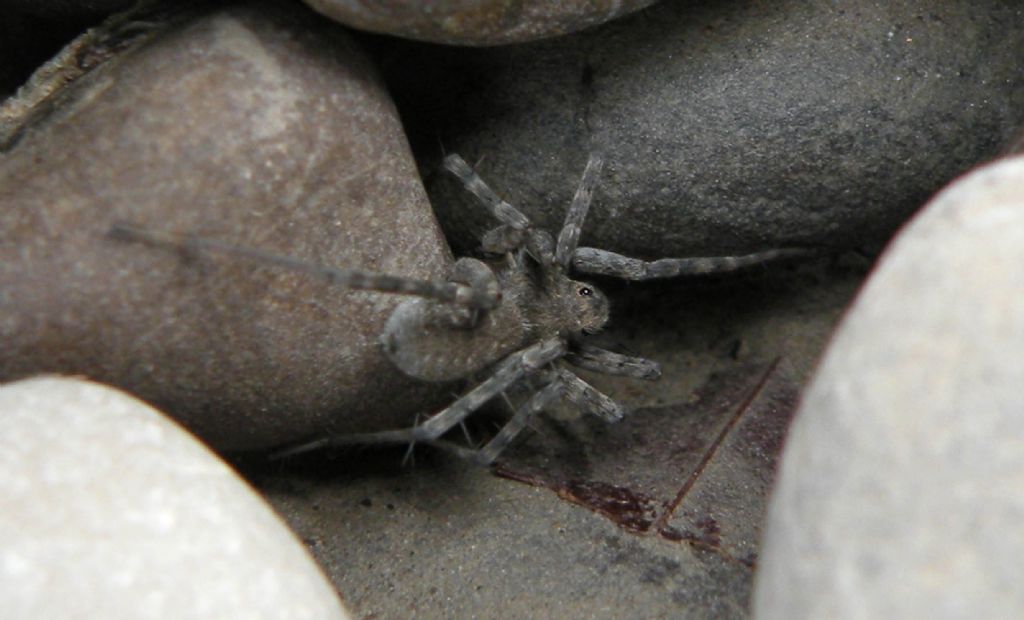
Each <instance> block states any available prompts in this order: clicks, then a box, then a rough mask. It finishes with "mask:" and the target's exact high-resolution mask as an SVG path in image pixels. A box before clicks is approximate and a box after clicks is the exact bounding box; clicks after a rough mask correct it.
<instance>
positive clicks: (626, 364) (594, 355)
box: [565, 342, 661, 381]
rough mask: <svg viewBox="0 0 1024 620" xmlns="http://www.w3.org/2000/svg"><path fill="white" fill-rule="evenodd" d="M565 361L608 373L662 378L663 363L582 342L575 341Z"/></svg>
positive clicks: (639, 377) (652, 378)
mask: <svg viewBox="0 0 1024 620" xmlns="http://www.w3.org/2000/svg"><path fill="white" fill-rule="evenodd" d="M565 361H567V362H569V363H570V364H572V365H573V366H578V367H579V368H585V369H587V370H593V371H596V372H601V373H604V374H606V375H618V376H620V377H632V378H634V379H645V380H647V381H655V380H657V379H659V378H661V364H659V363H658V362H655V361H653V360H649V359H645V358H642V357H632V356H629V355H623V354H621V353H615V352H614V351H608V350H606V349H602V348H600V347H595V346H592V345H589V344H583V343H582V342H574V343H573V346H572V349H570V350H569V352H568V353H567V354H566V355H565Z"/></svg>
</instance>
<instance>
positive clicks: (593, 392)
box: [557, 368, 626, 422]
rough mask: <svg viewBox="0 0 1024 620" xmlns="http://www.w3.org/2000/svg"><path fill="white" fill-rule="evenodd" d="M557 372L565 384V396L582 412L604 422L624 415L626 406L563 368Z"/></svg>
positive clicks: (617, 419) (618, 418) (615, 419)
mask: <svg viewBox="0 0 1024 620" xmlns="http://www.w3.org/2000/svg"><path fill="white" fill-rule="evenodd" d="M557 372H558V376H559V379H560V380H561V382H562V383H563V385H564V386H565V388H564V389H565V391H564V394H565V398H566V399H567V400H569V402H571V403H572V404H574V405H576V406H577V407H579V409H580V411H582V412H583V413H589V414H591V415H595V416H597V417H599V418H601V419H602V420H604V421H606V422H618V421H619V420H621V419H622V418H623V417H625V415H626V408H625V407H623V406H622V405H620V404H619V403H618V402H616V401H615V400H614V399H612V398H611V397H609V396H607V395H605V394H604V393H602V392H601V391H600V390H598V389H597V388H595V387H594V386H592V385H590V384H589V383H587V382H586V381H584V380H583V379H580V378H579V377H577V376H576V375H575V374H574V373H572V372H570V371H568V370H566V369H564V368H559V369H558V371H557Z"/></svg>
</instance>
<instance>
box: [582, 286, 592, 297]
mask: <svg viewBox="0 0 1024 620" xmlns="http://www.w3.org/2000/svg"><path fill="white" fill-rule="evenodd" d="M579 294H580V297H590V296H591V295H593V294H594V289H592V288H590V287H589V286H581V287H580V290H579Z"/></svg>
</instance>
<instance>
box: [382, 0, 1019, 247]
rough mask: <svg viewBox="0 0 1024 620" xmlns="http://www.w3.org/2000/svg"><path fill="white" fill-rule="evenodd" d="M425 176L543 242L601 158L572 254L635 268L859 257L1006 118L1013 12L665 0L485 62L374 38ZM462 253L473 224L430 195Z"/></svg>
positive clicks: (1015, 73) (988, 2)
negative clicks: (641, 264) (633, 263)
mask: <svg viewBox="0 0 1024 620" xmlns="http://www.w3.org/2000/svg"><path fill="white" fill-rule="evenodd" d="M382 47H383V49H382V50H381V59H382V61H386V62H387V66H388V67H389V71H390V72H391V73H390V83H391V84H392V86H393V90H394V92H395V94H396V101H397V102H398V104H399V107H400V108H401V109H402V113H403V117H404V118H406V120H407V126H408V127H409V128H410V132H411V135H412V136H413V137H414V138H415V140H414V146H415V150H416V151H417V154H418V156H419V157H420V159H421V163H422V165H423V168H424V169H425V170H431V171H433V170H438V169H439V164H438V162H439V161H440V159H441V157H442V154H443V152H455V153H460V154H461V155H462V156H463V157H465V159H466V160H467V161H468V162H469V163H470V164H473V165H476V166H477V170H478V172H479V173H480V174H481V176H482V177H483V178H484V179H485V180H487V181H488V182H489V183H491V184H492V185H493V186H494V188H495V189H496V190H497V191H498V193H499V194H500V195H501V196H502V197H504V198H505V199H507V200H508V201H509V202H511V203H512V204H514V205H516V206H518V207H520V208H521V209H523V210H524V211H525V212H526V213H527V215H529V216H530V217H532V218H534V220H535V221H536V222H537V223H538V224H539V225H540V226H541V227H543V228H547V229H552V228H557V227H558V226H559V225H560V224H561V221H562V219H563V218H564V214H565V210H566V208H567V205H568V204H569V201H570V200H571V198H572V194H573V192H574V191H575V188H576V186H577V183H578V181H579V178H580V175H581V173H582V171H583V168H584V165H585V163H586V161H587V158H588V155H589V154H590V153H598V154H601V155H603V156H604V158H605V160H606V164H605V169H604V172H603V174H602V176H601V181H600V184H599V186H598V189H597V194H596V198H595V201H594V206H593V208H592V209H591V212H590V215H589V216H588V218H587V222H586V225H585V227H584V230H583V236H582V243H583V244H585V245H590V246H594V247H600V248H605V249H609V250H614V251H617V252H621V253H626V254H634V255H642V256H645V257H649V258H657V257H661V256H694V255H698V256H699V255H720V254H733V253H735V254H745V253H749V252H752V251H756V250H761V249H766V248H770V247H782V246H812V247H823V248H847V247H859V246H862V245H874V244H876V243H880V242H882V241H884V240H886V239H887V238H888V237H889V236H890V235H891V234H892V232H893V231H894V230H895V229H896V228H897V227H898V226H899V225H900V224H901V223H902V222H903V221H904V220H905V219H906V218H907V217H908V216H909V215H910V214H911V212H912V211H914V210H915V209H917V208H918V207H919V206H920V205H922V204H923V203H924V202H925V201H926V200H927V198H928V197H929V196H930V195H931V194H932V193H933V192H935V191H936V190H938V189H939V188H940V187H942V186H943V185H944V184H945V183H946V182H948V181H949V180H950V179H951V178H953V177H954V176H955V175H957V174H958V173H960V172H962V171H963V170H965V169H967V168H968V167H970V166H972V165H974V164H975V163H977V162H979V161H982V160H984V159H986V158H989V157H991V156H992V154H994V153H996V152H997V151H998V150H999V148H1000V147H1001V145H1003V144H1004V143H1005V142H1007V141H1008V140H1009V139H1010V137H1011V135H1012V134H1013V131H1014V129H1015V128H1019V127H1020V126H1021V125H1022V121H1024V105H1020V103H1021V101H1024V72H1022V71H1021V70H1020V58H1021V57H1024V12H1022V11H1021V9H1020V7H1019V6H1017V5H1016V4H1013V3H1007V2H1003V1H1001V0H982V1H981V2H973V3H967V2H960V1H956V2H954V1H943V2H937V3H936V2H925V1H923V0H914V1H905V2H897V3H881V2H875V1H873V0H872V1H865V0H857V1H854V2H846V3H842V4H836V3H811V4H808V3H806V2H798V1H797V0H782V1H777V2H767V3H764V2H761V3H758V2H720V3H687V2H665V3H661V4H657V5H654V6H652V7H650V8H649V9H647V10H644V11H641V12H639V13H637V14H636V15H633V16H629V17H626V18H623V19H621V20H617V21H615V22H613V23H610V24H606V25H604V26H602V27H600V28H596V29H593V30H589V31H587V32H583V33H579V34H576V35H571V36H567V37H563V38H560V39H555V40H551V41H545V42H539V43H533V44H528V45H518V46H508V47H502V48H495V49H488V50H466V49H450V48H449V49H445V48H440V49H438V48H428V47H426V46H419V47H416V46H411V45H410V48H411V49H409V50H407V51H406V52H405V53H404V54H401V55H400V54H396V53H394V51H393V50H392V49H391V48H392V47H393V44H392V43H389V44H388V46H382ZM428 191H429V192H430V194H431V198H432V201H433V203H434V205H435V209H436V210H437V212H438V216H439V217H440V219H441V223H442V225H443V226H444V228H445V230H446V232H447V233H448V234H449V236H453V237H454V240H453V242H455V243H456V245H458V246H461V247H469V246H472V245H474V244H475V240H476V238H477V236H478V234H479V233H480V231H482V230H486V229H487V228H488V226H490V225H491V224H490V222H489V221H488V218H487V216H486V214H484V213H483V210H482V209H480V208H479V206H478V205H477V204H475V202H474V201H473V200H472V199H471V198H470V197H468V196H467V195H466V192H465V191H463V189H462V188H461V187H459V185H458V183H456V182H453V181H452V180H450V179H449V178H447V176H446V175H442V174H438V175H437V177H436V178H435V180H434V181H432V182H428Z"/></svg>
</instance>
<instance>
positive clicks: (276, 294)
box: [0, 2, 450, 449]
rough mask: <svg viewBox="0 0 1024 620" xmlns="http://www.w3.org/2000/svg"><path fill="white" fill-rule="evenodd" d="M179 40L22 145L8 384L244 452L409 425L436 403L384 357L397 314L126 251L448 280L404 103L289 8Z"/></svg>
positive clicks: (1, 300) (244, 269)
mask: <svg viewBox="0 0 1024 620" xmlns="http://www.w3.org/2000/svg"><path fill="white" fill-rule="evenodd" d="M171 21H172V22H173V24H172V25H171V26H168V27H165V28H162V29H161V28H148V29H146V30H145V32H144V37H143V40H142V41H141V42H138V43H136V44H135V45H134V46H132V47H129V48H128V49H127V50H120V49H114V50H110V49H105V50H104V51H105V53H106V54H107V56H103V58H107V57H108V56H110V54H112V58H110V59H109V60H107V61H106V62H103V63H101V64H100V65H99V66H98V67H97V68H95V69H93V70H92V71H91V72H90V73H88V74H87V75H86V76H84V77H82V78H80V79H78V80H77V81H76V82H75V83H73V85H72V86H70V87H68V88H64V89H61V90H58V91H57V92H56V94H53V95H51V96H49V97H47V98H45V99H43V100H42V101H41V102H39V103H37V104H35V105H33V106H32V107H33V108H34V109H36V108H41V109H43V110H52V111H51V112H50V113H49V114H48V115H44V116H43V117H42V120H38V119H37V120H35V121H34V122H32V123H30V124H29V126H28V127H27V129H26V128H22V129H19V130H17V131H15V132H13V133H12V138H11V140H12V141H13V142H12V144H13V146H11V147H10V150H9V151H8V152H7V153H6V154H4V156H3V159H0V342H3V347H2V348H0V378H3V379H7V380H9V379H14V378H18V377H24V376H26V375H31V374H34V373H39V372H62V373H73V374H81V375H85V376H88V377H90V378H93V379H96V380H98V381H102V382H107V383H111V384H114V385H117V386H120V387H122V388H124V389H126V390H128V391H131V392H132V393H135V394H137V395H139V396H141V397H143V398H144V399H146V400H148V401H150V402H152V403H154V404H156V405H158V406H159V407H160V408H161V409H163V410H165V411H167V412H169V413H170V414H172V415H173V416H175V417H176V418H177V419H179V420H181V421H182V422H184V423H185V424H186V425H187V426H188V427H189V428H190V429H192V430H193V431H195V432H196V433H198V434H199V435H201V436H202V437H203V438H205V439H206V440H208V441H210V442H211V443H212V444H214V445H216V446H218V447H221V448H229V449H232V448H233V449H243V448H258V447H262V446H268V445H273V444H278V443H281V442H287V441H290V440H294V439H297V438H300V437H304V436H307V435H313V434H320V433H322V432H324V431H325V430H327V429H331V430H335V431H338V432H345V431H359V430H370V429H380V428H389V427H395V426H406V425H408V424H409V423H410V422H411V421H412V420H413V418H414V415H415V412H417V411H421V410H423V409H427V408H428V407H429V405H430V400H431V396H433V395H435V393H436V392H437V387H436V386H426V385H424V384H420V383H415V382H413V381H411V380H409V379H407V378H406V377H404V376H403V375H402V374H401V373H400V372H399V371H397V370H395V369H394V368H393V367H392V366H391V364H390V363H389V362H388V361H387V359H386V358H385V356H384V354H383V352H382V350H381V349H380V347H379V344H378V334H379V333H380V331H381V328H382V326H383V324H384V322H385V321H386V320H387V317H388V316H389V314H390V311H391V310H392V309H393V308H394V307H395V305H396V304H397V303H398V301H400V300H399V299H397V298H395V297H394V296H385V295H378V294H371V293H358V294H354V293H349V292H346V291H343V290H339V289H337V288H332V287H331V286H329V285H327V284H324V283H321V282H316V281H311V279H310V278H308V277H306V276H303V275H299V274H294V273H284V272H282V271H280V270H278V269H275V268H268V267H265V266H254V265H253V264H250V263H246V262H245V261H243V260H239V259H237V258H218V257H212V256H198V257H192V258H189V257H183V256H182V255H181V254H179V253H176V252H173V251H168V250H165V249H160V248H153V247H147V246H142V245H138V244H135V245H132V244H126V243H123V242H118V241H115V240H113V239H111V238H110V237H109V236H108V231H109V230H110V228H111V225H112V224H113V223H114V222H116V221H129V222H132V223H135V224H138V225H141V226H146V227H150V228H155V229H158V230H163V231H172V232H181V233H189V234H197V235H201V236H205V237H209V238H213V239H217V240H220V241H224V242H228V243H233V244H240V245H247V246H253V247H258V248H262V249H265V250H267V251H271V252H276V253H280V254H286V255H290V256H294V257H297V258H300V259H304V260H308V261H310V262H317V263H323V264H329V265H338V266H359V267H364V268H370V269H377V270H381V271H385V272H391V273H397V274H405V275H409V276H414V277H421V278H430V277H440V276H442V275H443V274H444V273H445V271H446V269H447V266H448V265H449V264H450V257H449V252H448V249H447V245H446V244H445V242H444V239H443V237H442V236H441V233H440V230H439V229H438V227H437V224H436V221H435V219H434V216H433V214H432V212H431V209H430V205H429V204H428V202H427V198H426V195H425V193H424V191H423V187H422V185H421V182H420V180H419V177H418V176H417V173H416V168H415V165H414V163H413V161H412V158H411V156H410V154H409V151H408V146H407V143H406V139H405V136H404V134H403V132H402V129H401V127H400V125H399V123H398V120H397V117H396V114H395V110H394V108H393V105H392V103H391V100H390V99H389V97H388V96H387V94H386V92H385V91H384V89H383V88H382V87H381V85H380V83H379V81H378V80H377V78H376V76H375V74H374V72H373V71H372V70H371V68H370V67H369V66H368V64H367V63H366V62H365V60H364V59H363V57H362V55H361V54H360V52H359V50H358V49H356V47H355V46H354V44H353V43H352V42H351V41H350V40H349V39H348V38H347V37H346V34H345V32H344V31H343V30H342V29H341V28H340V27H338V26H335V25H333V24H331V23H330V22H329V21H327V20H324V19H321V18H319V17H318V16H316V15H315V14H314V13H312V12H311V11H308V10H307V9H305V8H303V7H300V6H296V5H289V4H284V5H282V4H280V3H271V2H267V3H247V4H244V5H238V6H235V7H233V8H231V7H229V8H224V9H218V10H216V11H215V12H213V13H210V14H208V15H205V16H199V17H196V16H193V17H187V16H182V15H177V16H174V17H173V19H172V20H171ZM30 96H31V93H29V94H26V97H30ZM31 112H32V111H31V110H30V111H29V113H27V114H28V115H29V116H31Z"/></svg>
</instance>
